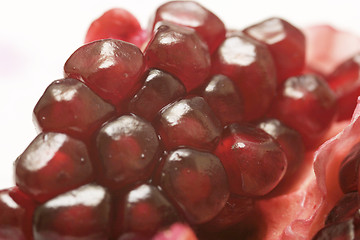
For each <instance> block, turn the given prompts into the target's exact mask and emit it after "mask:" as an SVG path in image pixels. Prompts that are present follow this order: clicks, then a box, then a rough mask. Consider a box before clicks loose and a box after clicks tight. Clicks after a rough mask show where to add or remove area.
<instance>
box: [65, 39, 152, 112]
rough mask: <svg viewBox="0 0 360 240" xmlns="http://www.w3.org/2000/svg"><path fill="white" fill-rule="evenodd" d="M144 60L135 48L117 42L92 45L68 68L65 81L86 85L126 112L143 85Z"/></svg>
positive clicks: (78, 52) (71, 60)
mask: <svg viewBox="0 0 360 240" xmlns="http://www.w3.org/2000/svg"><path fill="white" fill-rule="evenodd" d="M144 68H145V62H144V56H143V54H142V52H141V50H140V49H139V48H137V47H136V46H135V45H133V44H130V43H127V42H124V41H121V40H115V39H105V40H99V41H95V42H91V43H88V44H86V45H84V46H82V47H80V48H79V49H77V50H76V51H75V52H74V53H73V54H72V55H71V56H70V57H69V59H68V60H67V61H66V63H65V65H64V72H65V77H69V78H76V79H79V80H81V81H83V82H84V83H85V84H86V85H87V86H88V87H89V88H91V89H92V90H93V91H94V92H95V93H96V94H98V95H99V96H100V97H102V98H103V99H104V100H106V101H108V102H109V103H111V104H113V105H114V106H116V107H117V108H119V109H120V110H123V108H124V106H123V104H124V100H126V99H129V98H130V97H132V96H133V95H134V94H135V92H136V91H138V90H139V89H140V87H141V85H142V82H141V75H142V73H143V71H144Z"/></svg>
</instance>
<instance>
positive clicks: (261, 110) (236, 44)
mask: <svg viewBox="0 0 360 240" xmlns="http://www.w3.org/2000/svg"><path fill="white" fill-rule="evenodd" d="M211 72H212V74H214V75H216V74H223V75H226V76H227V77H229V78H230V79H231V80H232V81H233V82H234V84H235V86H236V87H237V90H238V91H239V92H240V95H241V97H242V99H243V101H244V120H247V121H249V120H254V119H257V118H260V117H262V116H263V115H264V114H265V113H266V112H267V110H268V109H269V107H270V104H271V101H272V100H273V98H274V97H275V94H276V85H277V80H276V73H275V66H274V62H273V59H272V56H271V54H270V52H269V50H268V49H267V48H266V46H265V45H263V44H261V43H259V42H257V41H255V40H253V39H251V38H249V37H247V36H245V35H242V34H233V35H231V36H230V37H227V38H226V39H225V41H224V42H223V43H222V44H221V45H220V47H219V48H218V49H217V51H216V52H215V53H214V54H213V55H212V67H211Z"/></svg>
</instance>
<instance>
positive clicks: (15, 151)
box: [0, 0, 360, 189]
mask: <svg viewBox="0 0 360 240" xmlns="http://www.w3.org/2000/svg"><path fill="white" fill-rule="evenodd" d="M4 2H6V3H4ZM163 2H165V1H163V0H117V1H114V0H111V1H110V0H109V1H106V0H102V1H91V0H62V1H48V0H47V1H40V0H37V1H36V0H31V1H28V0H24V1H16V0H12V1H2V2H1V3H2V4H1V7H0V189H2V188H7V187H10V186H12V185H13V178H12V176H13V166H12V164H13V162H14V161H15V159H16V158H17V156H19V155H20V154H21V153H22V151H23V150H24V149H25V148H26V146H27V145H28V144H29V143H30V142H31V140H32V139H33V138H34V137H35V136H36V132H35V130H34V127H33V123H32V110H33V107H34V106H35V104H36V102H37V101H38V99H39V98H40V96H41V94H42V93H43V91H44V90H45V88H46V86H47V85H48V84H49V83H51V82H52V81H53V80H56V79H59V78H61V77H62V68H63V64H64V63H65V61H66V59H67V58H68V57H69V56H70V54H71V53H72V52H73V51H75V50H76V49H77V48H78V47H80V46H81V44H82V42H83V39H84V37H85V33H86V31H87V28H88V26H89V25H90V23H91V21H92V20H94V19H95V18H97V17H99V16H100V15H101V14H102V13H103V12H104V11H106V10H108V9H110V8H112V7H123V8H126V9H127V10H129V11H131V12H132V13H133V14H134V15H135V16H136V17H137V18H138V19H139V21H140V22H141V24H142V26H146V24H147V21H148V19H149V17H150V15H151V14H152V13H153V11H154V10H155V8H156V7H157V6H158V5H160V4H161V3H163ZM199 2H201V3H202V4H203V5H204V6H206V7H207V8H208V9H210V10H212V11H213V12H214V13H216V14H217V15H218V16H219V17H220V18H221V19H222V20H223V21H224V23H225V24H226V25H227V26H228V27H229V28H237V29H243V28H244V27H246V26H247V25H249V24H254V23H256V22H258V21H261V20H263V19H265V18H268V17H272V16H279V17H282V18H285V19H287V20H288V21H290V22H291V23H293V24H294V25H297V26H299V27H305V26H309V25H313V24H322V23H328V24H332V25H333V26H335V27H337V28H340V29H343V30H347V31H352V32H355V33H357V34H358V35H359V36H360V1H359V0H342V1H341V2H340V0H303V1H280V0H264V1H260V0H252V1H251V0H248V1H244V0H233V1H227V0H207V1H206V0H201V1H199Z"/></svg>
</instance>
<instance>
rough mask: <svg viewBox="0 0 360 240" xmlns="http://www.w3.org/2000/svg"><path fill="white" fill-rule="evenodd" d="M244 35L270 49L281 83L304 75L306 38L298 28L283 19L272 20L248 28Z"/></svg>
mask: <svg viewBox="0 0 360 240" xmlns="http://www.w3.org/2000/svg"><path fill="white" fill-rule="evenodd" d="M244 33H245V34H246V35H248V36H250V37H252V38H254V39H256V40H258V41H260V42H261V43H264V44H265V45H266V46H267V47H268V48H269V50H270V52H271V55H272V57H273V59H274V63H275V67H276V74H277V80H278V82H279V83H282V82H284V81H285V80H286V79H287V78H289V77H291V76H295V75H299V74H301V73H302V71H303V69H304V67H305V51H306V48H305V36H304V34H303V33H302V32H301V31H300V30H299V29H298V28H296V27H295V26H293V25H291V24H290V23H288V22H287V21H285V20H283V19H280V18H270V19H267V20H264V21H262V22H260V23H258V24H255V25H253V26H250V27H247V28H246V29H245V30H244Z"/></svg>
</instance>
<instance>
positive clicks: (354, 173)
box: [339, 143, 360, 193]
mask: <svg viewBox="0 0 360 240" xmlns="http://www.w3.org/2000/svg"><path fill="white" fill-rule="evenodd" d="M359 165H360V143H358V144H356V145H355V146H354V147H353V148H352V149H351V150H350V152H349V153H348V155H347V156H346V157H345V158H344V160H343V161H342V162H341V165H340V169H339V184H340V187H341V190H342V191H343V192H344V193H349V192H354V191H357V190H358V186H359V167H360V166H359Z"/></svg>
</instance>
